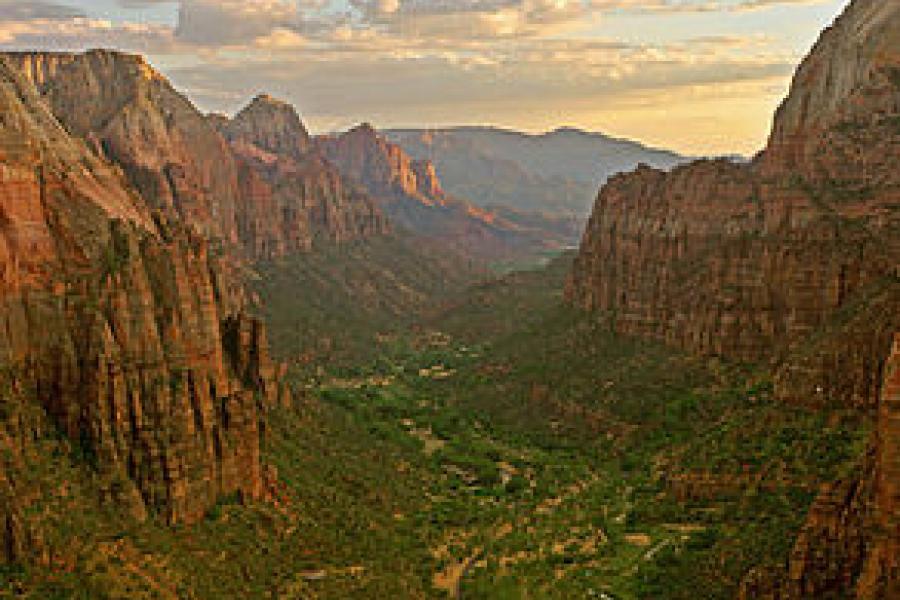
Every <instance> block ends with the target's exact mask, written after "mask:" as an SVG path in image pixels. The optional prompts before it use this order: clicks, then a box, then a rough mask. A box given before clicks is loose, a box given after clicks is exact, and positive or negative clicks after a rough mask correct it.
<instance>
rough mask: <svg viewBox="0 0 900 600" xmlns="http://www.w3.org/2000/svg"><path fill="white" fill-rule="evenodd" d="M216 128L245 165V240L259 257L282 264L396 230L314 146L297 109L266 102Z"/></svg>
mask: <svg viewBox="0 0 900 600" xmlns="http://www.w3.org/2000/svg"><path fill="white" fill-rule="evenodd" d="M213 123H214V125H215V126H216V127H217V128H218V129H219V131H220V132H221V133H222V134H223V135H224V137H225V138H226V139H227V140H228V141H229V142H230V145H231V151H232V153H233V155H234V156H235V159H236V162H237V167H238V182H239V186H240V193H239V206H238V211H237V216H238V237H239V238H240V239H241V240H242V241H243V244H244V245H245V247H247V248H248V251H249V252H250V254H251V255H252V256H254V257H256V258H263V259H269V258H276V257H279V256H284V255H286V254H290V253H293V252H300V251H308V250H310V249H312V246H313V243H314V241H315V240H317V239H324V240H328V241H332V242H338V243H341V242H347V241H350V240H355V239H362V238H367V237H371V236H375V235H381V234H385V233H388V232H389V231H390V227H389V225H388V222H387V220H386V219H385V217H384V216H383V215H382V213H381V211H380V210H379V209H378V207H377V206H376V205H375V203H374V202H373V201H372V200H371V199H370V198H369V197H368V196H367V195H366V194H364V193H362V191H361V190H359V189H357V188H355V187H354V186H350V185H347V184H346V183H345V182H344V180H343V178H342V177H341V174H340V172H339V171H338V170H337V169H336V168H335V167H334V166H333V165H331V164H330V163H329V162H328V161H327V160H326V159H324V158H323V157H322V156H321V155H320V154H319V153H318V152H317V151H316V150H315V149H314V148H312V147H311V146H310V140H309V135H308V134H307V133H306V128H305V127H304V126H303V124H302V123H301V122H300V118H299V116H298V115H297V113H296V112H295V111H294V108H293V107H291V106H290V105H289V104H286V103H284V102H280V101H278V100H275V99H273V98H271V97H270V96H260V97H257V98H256V99H255V100H253V102H252V103H251V104H250V105H249V106H247V108H245V109H244V110H242V111H241V112H240V113H238V115H237V116H236V117H235V118H234V119H233V120H230V121H229V120H228V119H227V118H222V117H217V118H214V121H213Z"/></svg>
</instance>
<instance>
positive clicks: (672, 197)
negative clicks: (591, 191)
mask: <svg viewBox="0 0 900 600" xmlns="http://www.w3.org/2000/svg"><path fill="white" fill-rule="evenodd" d="M898 12H900V10H898V7H896V5H893V4H892V3H891V4H890V6H888V4H885V3H874V2H854V3H852V4H851V7H850V8H849V9H848V11H847V14H845V15H843V16H842V17H841V18H840V19H839V20H838V22H837V23H836V25H835V27H834V28H832V29H831V30H829V31H827V32H826V33H825V34H824V35H823V38H822V41H820V42H819V44H817V46H816V49H815V50H814V52H813V54H812V55H811V56H810V58H808V59H807V60H806V61H805V62H804V65H803V67H801V69H800V70H799V71H798V74H797V78H796V80H795V82H794V86H793V91H792V94H791V96H790V97H789V98H788V99H787V100H786V101H785V103H784V106H783V107H782V109H781V110H780V111H779V113H778V118H777V119H776V124H775V128H774V131H773V134H772V140H771V142H770V144H769V147H768V148H767V149H766V150H765V151H764V152H763V153H762V154H761V155H760V156H759V157H758V158H757V159H756V161H755V162H754V163H752V164H751V165H747V166H744V165H736V164H732V163H730V162H727V161H701V162H697V163H694V164H692V165H689V166H685V167H680V168H676V169H675V170H674V171H673V172H671V173H670V174H666V173H663V172H661V171H657V170H654V169H651V168H647V167H643V168H639V169H638V170H637V171H636V172H634V173H631V174H628V175H622V176H618V177H615V178H613V179H612V180H611V181H610V182H609V184H608V185H607V186H606V187H605V188H604V189H603V190H602V192H601V194H600V197H599V198H598V200H597V205H596V207H595V210H594V213H593V215H592V217H591V221H590V224H589V226H588V229H587V232H586V234H585V238H584V240H583V243H582V247H581V252H580V256H579V258H578V261H577V264H576V266H575V269H574V272H573V274H572V277H571V280H570V282H569V286H568V291H567V293H568V297H569V299H570V300H571V301H572V302H573V303H575V304H578V305H579V306H582V307H584V308H587V309H593V310H601V311H609V312H612V313H613V314H614V315H615V324H616V327H617V329H619V330H620V331H622V332H625V333H632V334H638V335H646V336H653V337H657V338H660V339H663V340H666V341H668V342H670V343H672V344H676V345H679V346H682V347H684V348H687V349H690V350H693V351H696V352H700V353H708V354H719V355H723V356H727V357H731V358H735V359H739V360H751V361H756V360H761V359H764V358H767V357H769V356H770V355H771V349H772V347H773V346H780V345H782V343H783V342H785V341H787V342H795V341H799V340H805V341H807V342H808V341H809V336H810V334H812V333H813V332H816V331H820V330H821V328H822V327H823V326H825V325H827V322H828V321H829V319H830V318H831V317H832V316H834V315H835V314H837V313H839V312H840V311H841V310H842V309H845V308H846V307H849V306H850V305H851V304H852V303H853V302H856V301H861V302H862V301H866V302H867V301H868V300H867V298H869V297H871V296H877V295H882V296H884V295H886V296H887V298H881V299H879V300H878V302H879V303H880V305H881V306H882V307H883V311H884V315H885V318H884V319H876V320H874V321H875V322H871V323H869V324H868V325H869V326H871V327H873V328H875V329H877V331H874V332H873V333H874V334H875V336H876V337H877V339H878V343H877V344H875V346H876V348H873V353H874V354H876V355H877V356H878V358H877V361H878V362H879V363H883V361H884V358H885V356H886V355H887V349H888V347H889V345H890V341H891V335H892V333H893V331H892V329H893V328H894V327H896V326H898V325H900V324H898V322H897V319H896V318H895V317H894V316H893V315H892V312H893V311H892V310H890V309H891V308H893V307H894V306H896V304H894V302H893V298H894V296H895V295H894V293H892V292H890V288H893V287H894V284H895V283H896V279H897V275H898V274H897V270H896V269H897V264H898V257H900V242H898V237H897V232H898V223H900V216H898V211H897V200H898V198H900V191H898V184H900V171H898V170H897V168H896V164H897V159H898V156H900V131H898V129H897V127H896V121H897V118H898V114H900V81H898V79H897V73H898V72H900V51H898V48H900V44H897V41H898V36H900V28H898V22H897V20H898ZM848 44H849V45H852V46H854V48H856V50H854V52H852V53H850V54H849V55H845V54H844V53H842V52H841V51H840V48H843V47H844V46H846V45H848ZM834 48H838V50H834ZM860 57H865V60H864V61H863V62H860V61H861V60H862V58H860ZM848 59H849V61H850V63H851V64H850V65H844V61H846V60H848ZM845 72H853V73H864V74H865V76H864V77H863V76H861V75H860V76H859V77H860V80H859V81H853V82H851V83H840V85H839V84H838V83H837V82H842V81H843V80H842V79H840V77H841V76H839V75H838V74H839V73H845ZM822 78H825V79H826V80H829V81H832V85H834V86H836V87H835V89H831V88H829V89H828V90H826V91H825V92H822V94H818V91H821V90H819V88H818V87H817V86H818V85H819V82H820V80H821V79H822ZM810 90H812V91H810ZM826 92H827V93H826ZM840 94H843V96H842V97H840V102H838V101H836V100H834V97H835V95H838V96H840ZM807 96H810V97H812V96H815V97H827V98H829V100H828V101H827V102H825V104H824V105H823V106H816V105H814V104H812V103H810V102H804V101H803V100H802V98H805V97H807ZM798 97H799V98H801V100H799V102H800V104H801V105H804V106H807V111H806V113H804V114H803V115H802V117H801V116H799V115H798V110H799V109H797V108H796V106H797V104H798V100H797V98H798ZM823 102H824V101H823ZM814 110H815V111H817V112H813V111H814ZM807 128H809V129H807ZM803 132H807V133H803ZM807 146H810V147H811V146H815V148H814V149H809V148H808V147H807ZM798 157H804V158H802V159H801V158H798ZM885 288H887V289H888V291H883V290H884V289H885ZM880 290H882V291H880ZM860 326H861V327H863V326H864V324H860ZM835 360H838V359H837V358H835ZM826 362H827V361H826ZM823 365H824V363H823ZM855 367H856V369H855V370H858V371H860V373H859V374H858V376H857V375H855V377H857V378H858V379H859V381H861V382H862V381H865V382H868V384H866V385H864V384H862V383H860V384H859V386H857V387H856V391H855V392H854V395H855V396H857V398H856V403H865V404H868V405H870V406H874V405H875V404H876V403H877V389H878V387H879V386H878V384H879V382H880V378H879V374H880V367H879V366H878V365H877V364H872V363H869V362H864V363H860V364H858V365H855ZM863 371H865V373H863ZM802 391H803V392H806V393H812V394H814V393H815V389H814V388H813V389H805V390H802ZM826 391H827V390H826ZM791 393H794V392H791Z"/></svg>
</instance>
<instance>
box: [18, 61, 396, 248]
mask: <svg viewBox="0 0 900 600" xmlns="http://www.w3.org/2000/svg"><path fill="white" fill-rule="evenodd" d="M6 56H7V59H8V60H9V61H10V63H11V64H13V65H14V66H15V67H16V68H17V69H18V70H20V71H21V72H22V73H24V74H25V76H26V77H27V78H28V79H29V80H31V81H32V82H33V83H34V84H35V86H37V88H38V89H39V90H40V92H41V94H42V95H43V96H44V98H45V99H46V101H47V102H48V104H49V105H50V107H51V110H52V112H53V114H54V115H55V116H56V118H57V119H59V121H60V122H61V123H62V125H63V126H64V127H65V128H66V129H67V130H68V131H69V132H70V133H71V134H72V135H74V136H76V137H79V138H82V139H85V140H87V141H88V142H89V144H91V145H92V147H93V149H94V150H95V152H96V153H97V154H98V155H100V156H102V157H104V158H106V159H107V160H109V161H111V162H113V163H115V164H117V165H118V166H120V167H121V168H122V170H123V171H124V173H125V175H126V176H127V178H128V180H129V182H130V183H131V185H132V186H133V187H134V188H136V189H137V190H138V192H139V193H140V194H141V195H142V196H143V197H144V198H145V199H146V200H147V202H148V203H149V204H150V205H151V206H152V207H153V208H155V209H157V210H159V211H160V212H161V213H163V214H165V215H166V216H167V217H168V218H170V219H172V220H176V219H177V220H180V221H182V222H185V223H187V224H188V225H190V226H192V227H194V228H196V229H197V230H198V231H199V232H200V233H201V234H203V235H204V236H207V237H212V238H215V239H217V240H219V241H221V242H222V243H223V245H224V247H225V248H227V249H228V250H229V251H233V252H234V251H237V252H238V253H239V254H240V252H241V251H242V252H243V255H244V256H245V257H247V258H249V259H267V258H273V257H276V256H282V255H284V254H286V253H290V252H296V251H302V250H306V249H308V248H310V247H311V245H312V243H313V240H314V239H316V238H317V237H323V238H326V239H332V240H336V241H344V240H346V239H354V238H357V237H365V236H368V235H374V234H377V233H382V232H383V231H384V230H385V229H386V226H385V222H384V218H383V217H382V216H381V214H380V213H379V212H378V210H377V209H376V208H375V207H374V206H373V205H372V203H371V202H369V201H368V200H367V199H366V198H365V197H364V195H362V194H355V193H352V192H351V191H350V190H346V189H345V188H346V186H344V185H343V182H342V181H341V180H340V177H339V174H338V173H337V171H336V170H334V169H333V168H331V167H329V166H328V165H326V164H325V163H324V162H323V161H321V160H318V159H317V158H315V157H309V150H310V140H309V135H308V133H307V131H306V128H305V127H304V126H303V123H302V122H301V121H300V118H299V116H298V115H297V113H296V112H295V111H294V109H293V107H291V106H290V105H288V104H286V103H283V102H279V101H276V100H274V99H272V98H271V97H269V96H259V97H258V98H256V99H255V100H254V101H253V102H252V103H251V104H250V105H249V106H248V107H247V108H245V109H244V110H243V111H241V112H240V113H239V114H238V115H237V116H236V118H235V119H234V120H231V121H229V120H228V119H223V118H218V119H216V118H208V117H206V116H205V115H203V114H201V113H200V112H199V111H198V110H197V109H196V108H195V107H194V106H193V105H192V104H191V103H190V101H189V100H188V99H187V98H185V97H184V96H183V95H181V94H180V93H178V92H177V91H176V90H175V89H174V88H173V87H172V86H171V84H170V83H169V82H168V81H167V80H166V79H165V78H164V77H163V76H162V75H160V74H159V73H158V72H156V71H155V70H154V69H153V68H152V67H151V66H150V65H149V64H147V63H146V61H144V59H143V58H141V57H139V56H132V55H127V54H122V53H119V52H109V51H100V50H98V51H92V52H88V53H85V54H53V53H13V54H8V55H6ZM226 137H227V138H228V139H226ZM229 140H230V141H231V142H232V143H229Z"/></svg>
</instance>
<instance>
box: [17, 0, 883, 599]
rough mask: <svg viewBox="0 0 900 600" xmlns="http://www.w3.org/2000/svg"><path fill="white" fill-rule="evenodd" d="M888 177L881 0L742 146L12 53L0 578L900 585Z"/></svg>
mask: <svg viewBox="0 0 900 600" xmlns="http://www.w3.org/2000/svg"><path fill="white" fill-rule="evenodd" d="M598 161H599V162H601V163H602V164H601V165H598V164H597V163H598ZM638 163H650V164H638ZM898 164H900V6H898V4H897V3H894V2H883V1H878V0H853V1H852V2H850V4H849V6H848V7H847V9H846V11H845V12H844V13H843V14H842V15H841V16H840V17H839V18H838V20H837V21H836V22H835V23H834V25H833V26H832V27H830V28H829V29H827V30H826V31H825V32H824V33H823V34H822V36H821V38H820V39H819V41H818V42H817V43H816V45H815V47H814V48H813V49H812V51H811V52H810V54H809V55H808V56H807V57H806V59H804V61H803V62H802V64H801V65H800V66H799V68H798V70H797V72H796V74H795V76H794V79H793V83H792V85H791V90H790V93H789V95H788V96H787V98H786V99H785V100H784V102H783V104H782V105H781V107H780V108H779V109H778V112H777V113H776V115H775V120H774V125H773V127H772V132H771V136H770V138H769V141H768V143H767V145H766V147H765V149H764V150H763V151H762V152H761V153H760V154H758V155H757V156H756V157H754V158H753V159H752V160H750V161H746V162H745V161H742V160H734V159H728V158H718V159H701V160H695V161H692V162H688V159H686V158H685V157H681V156H678V155H676V154H674V153H669V152H665V151H660V150H654V149H651V148H647V147H644V146H641V145H639V144H635V143H631V142H627V141H624V140H616V139H613V138H608V137H606V136H602V135H599V134H588V133H585V132H581V131H577V130H573V129H561V130H557V131H555V132H551V133H548V134H545V135H539V136H526V135H522V134H517V133H515V132H508V131H503V130H494V129H490V128H457V129H446V130H438V129H436V130H387V131H378V130H376V129H375V128H374V127H372V126H371V125H369V124H362V125H359V126H357V127H355V128H353V129H350V130H349V131H346V132H343V133H335V134H329V135H321V136H314V135H311V134H310V132H309V130H308V129H307V127H306V125H305V124H304V121H303V119H302V118H301V117H300V114H299V113H298V112H297V109H296V108H295V107H293V106H292V105H291V104H289V103H287V102H284V101H282V100H279V99H277V98H274V97H272V96H270V95H268V94H259V95H257V96H255V97H254V98H252V99H251V100H250V101H249V103H247V104H246V105H245V106H244V107H243V108H241V109H240V110H238V111H237V112H236V113H235V114H234V115H233V116H228V115H222V114H205V113H203V112H201V111H200V110H199V109H198V108H197V107H196V106H194V104H193V103H192V102H191V101H190V100H189V99H188V97H187V96H185V95H184V94H182V93H181V92H179V91H178V90H176V89H175V87H174V86H173V85H172V84H171V83H170V82H169V81H168V80H167V79H166V78H165V77H164V76H163V75H162V74H161V73H160V72H158V71H157V70H156V69H154V67H152V66H151V65H150V64H149V63H148V62H147V60H146V59H144V58H142V57H140V56H135V55H131V54H125V53H121V52H115V51H108V50H92V51H88V52H85V53H55V52H10V53H5V54H2V55H0V367H2V368H0V450H2V452H0V543H2V545H0V559H2V560H0V562H2V563H3V564H2V569H0V595H3V594H4V593H9V594H12V595H15V596H21V597H33V598H42V597H67V596H66V594H69V595H70V596H74V597H78V594H81V597H106V596H109V597H160V596H161V597H168V598H207V597H272V598H275V597H277V598H295V597H333V598H348V597H361V598H365V597H384V598H387V597H396V598H402V597H445V596H444V594H445V591H450V592H451V595H461V594H463V593H465V595H466V596H467V597H468V596H469V595H471V596H473V597H492V596H493V597H496V595H498V594H507V595H508V596H509V597H521V596H522V595H523V594H524V595H531V594H537V596H538V597H548V598H557V597H559V598H570V597H588V596H597V595H599V594H604V595H605V596H606V597H615V598H618V597H648V598H657V597H661V596H664V597H671V598H694V597H696V594H697V590H698V589H704V590H709V595H710V597H716V598H718V597H723V598H724V597H738V598H741V599H742V600H743V599H746V600H749V599H751V598H769V599H772V600H776V599H780V600H787V599H798V600H799V599H802V598H825V597H853V598H858V599H860V600H863V599H873V600H874V599H878V598H893V597H897V596H898V595H900V519H898V515H900V412H898V411H900V267H898V265H900V169H898ZM625 171H630V172H627V173H625ZM601 185H602V188H601V189H600V192H599V195H598V196H597V198H596V202H595V204H594V206H593V212H592V214H591V216H590V219H589V221H588V222H587V224H586V230H585V232H584V236H583V238H582V239H581V244H580V246H579V247H578V249H577V251H575V252H571V253H565V252H563V250H564V249H565V248H567V247H570V246H573V245H575V244H576V243H577V240H578V238H579V235H580V233H581V229H582V226H583V225H584V221H583V218H584V214H585V209H586V208H587V206H586V204H587V202H588V201H587V199H586V198H584V197H583V195H584V194H585V193H586V190H588V189H592V190H596V188H597V187H598V186H601ZM491 186H494V188H493V189H492V187H491ZM548 256H553V258H552V259H548V258H547V257H548ZM523 265H524V266H526V267H528V269H526V270H520V271H514V272H512V273H509V274H502V275H501V274H498V273H505V271H509V270H513V269H511V266H512V267H521V266H523ZM491 268H492V269H494V270H493V271H491V270H490V269H491Z"/></svg>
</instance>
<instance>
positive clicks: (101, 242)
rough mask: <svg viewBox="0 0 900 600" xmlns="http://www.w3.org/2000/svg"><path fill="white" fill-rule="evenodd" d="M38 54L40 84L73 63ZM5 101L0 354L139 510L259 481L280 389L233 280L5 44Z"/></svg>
mask: <svg viewBox="0 0 900 600" xmlns="http://www.w3.org/2000/svg"><path fill="white" fill-rule="evenodd" d="M94 59H96V60H100V59H101V58H100V57H99V56H97V57H94ZM92 60H93V59H92ZM31 64H32V67H31V71H29V73H30V77H31V79H32V81H35V82H36V83H38V84H41V83H46V82H47V81H48V79H49V78H50V77H51V76H52V75H53V73H58V72H60V71H61V70H65V69H68V68H73V67H72V66H73V65H74V64H75V63H74V62H71V61H69V62H67V61H64V60H60V61H56V60H50V59H48V60H47V61H40V60H37V61H34V62H33V63H31ZM127 68H134V69H140V68H141V67H140V63H137V62H134V63H130V66H129V67H127ZM91 81H92V80H91V79H87V80H85V81H84V82H83V83H84V85H88V86H90V85H91ZM147 85H152V82H150V83H148V84H147ZM97 92H98V93H101V90H100V88H97ZM106 92H111V91H110V90H105V89H104V90H103V92H102V93H106ZM50 99H51V100H53V98H52V97H51V98H50ZM55 102H61V100H60V99H59V98H56V99H55ZM0 108H2V111H0V112H2V114H3V119H2V122H0V256H2V260H0V265H2V273H0V361H2V363H3V364H4V366H5V368H6V369H7V370H8V371H9V372H11V373H14V378H15V379H16V381H17V385H19V386H21V387H22V388H25V389H28V390H31V391H32V392H33V395H34V396H35V397H36V398H37V400H38V401H39V403H40V406H41V409H42V410H44V411H45V412H46V413H47V414H48V415H49V416H50V417H51V419H52V421H53V422H55V424H56V425H57V426H58V427H59V429H60V430H61V431H62V432H63V433H64V434H65V435H66V436H67V437H68V439H69V440H71V441H72V443H73V444H75V445H77V446H79V447H80V448H81V449H82V451H83V452H84V453H85V455H86V456H89V457H91V459H90V461H89V462H90V463H91V464H92V465H93V466H94V467H95V468H96V470H97V472H98V474H99V475H100V476H101V477H102V478H103V480H104V481H107V482H108V489H109V495H110V498H111V499H112V500H114V501H116V502H117V503H119V504H123V505H127V506H129V507H130V510H131V511H132V513H133V514H134V515H135V516H136V517H138V518H142V517H144V516H145V515H146V514H147V513H148V512H149V513H152V514H158V515H160V516H161V517H162V518H164V519H166V520H167V521H169V522H172V523H177V522H189V521H193V520H196V519H197V518H199V517H200V516H202V515H203V514H204V512H205V511H206V510H207V509H208V508H209V507H211V506H212V505H213V504H214V503H215V501H216V499H217V498H218V497H220V496H221V495H223V494H231V493H239V494H242V495H244V496H246V497H255V496H257V495H258V494H259V493H260V486H261V479H260V470H261V466H260V456H259V452H260V428H259V423H260V420H261V419H262V416H263V413H264V411H265V409H266V407H267V405H269V404H271V403H274V402H276V401H277V400H278V395H279V390H278V388H277V386H276V384H275V382H274V378H273V371H274V369H273V368H272V366H271V365H270V364H269V361H268V357H267V354H266V348H265V335H264V332H263V331H262V327H261V325H260V324H258V323H256V322H255V321H253V319H251V318H250V317H248V316H247V314H246V312H245V310H244V305H245V302H244V299H243V294H242V292H241V289H242V288H241V286H240V284H239V283H238V282H237V281H236V280H235V279H234V278H233V277H232V275H231V274H230V272H229V269H228V268H227V265H225V264H222V263H220V262H219V261H218V260H217V259H215V258H213V257H212V256H211V253H210V252H209V251H208V244H207V242H206V240H205V238H203V237H202V236H200V235H198V234H197V233H196V232H194V231H192V230H191V229H190V228H188V227H185V226H184V225H182V224H181V223H179V222H177V221H174V220H171V219H169V218H168V216H167V211H166V210H165V206H164V205H161V204H160V203H158V202H157V200H159V197H156V198H154V199H153V200H151V201H149V202H145V201H144V200H143V198H142V197H141V196H140V195H138V194H137V193H136V191H135V190H134V189H133V188H131V187H130V186H129V185H128V181H127V180H126V178H125V177H124V176H123V175H122V173H121V171H119V170H118V169H117V168H116V167H114V166H112V165H111V164H110V163H108V162H106V161H105V160H103V159H102V158H99V157H98V156H97V155H96V154H95V153H93V152H92V150H91V148H90V146H89V145H88V144H86V143H84V142H82V141H80V140H78V139H76V138H75V137H72V136H70V135H69V133H68V132H67V131H66V130H65V129H64V128H63V127H62V126H61V125H60V124H59V122H58V121H57V119H56V117H55V116H54V115H53V113H52V112H51V110H50V104H49V103H48V102H47V101H45V100H44V99H43V98H41V97H40V96H39V95H38V93H37V90H36V89H35V88H34V86H33V85H32V83H31V82H30V81H29V80H28V79H27V78H26V77H24V76H23V75H22V68H21V63H19V64H18V65H12V64H10V63H8V62H7V61H6V60H5V59H0ZM94 108H95V107H94V106H93V105H91V107H90V108H88V107H84V112H90V111H91V110H93V109H94ZM125 112H126V113H127V112H128V111H125ZM85 118H86V119H87V120H86V121H85V122H93V119H94V118H97V117H95V116H90V115H88V116H86V117H85ZM175 119H176V121H177V119H178V117H175ZM114 120H115V119H114ZM124 120H125V121H127V119H124ZM110 126H111V127H118V126H115V125H112V124H111V125H110ZM122 126H123V127H125V125H124V123H122ZM73 129H74V127H73ZM126 129H127V127H126ZM122 152H124V150H122ZM138 155H140V156H145V155H143V154H140V153H137V154H136V155H135V156H138ZM209 168H210V169H212V168H213V167H212V165H209ZM132 175H134V173H132ZM204 193H205V192H204ZM201 196H203V194H200V195H194V196H192V198H195V199H196V198H199V197H201ZM210 223H211V224H214V223H217V220H216V219H212V220H211V221H210ZM217 226H218V225H217ZM7 516H8V515H7Z"/></svg>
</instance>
